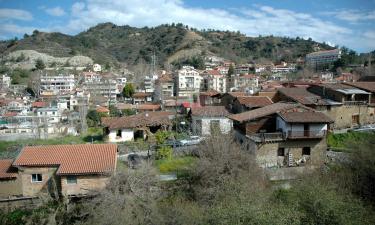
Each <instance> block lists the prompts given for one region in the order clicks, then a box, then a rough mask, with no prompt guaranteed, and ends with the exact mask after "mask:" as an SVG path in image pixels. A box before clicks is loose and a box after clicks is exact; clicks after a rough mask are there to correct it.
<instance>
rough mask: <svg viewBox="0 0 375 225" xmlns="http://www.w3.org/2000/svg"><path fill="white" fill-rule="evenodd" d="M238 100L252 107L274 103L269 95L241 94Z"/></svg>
mask: <svg viewBox="0 0 375 225" xmlns="http://www.w3.org/2000/svg"><path fill="white" fill-rule="evenodd" d="M237 100H238V102H239V103H240V104H241V105H245V106H247V107H252V108H256V107H263V106H266V105H271V104H272V103H273V102H272V100H271V99H270V98H269V97H267V96H240V97H237Z"/></svg>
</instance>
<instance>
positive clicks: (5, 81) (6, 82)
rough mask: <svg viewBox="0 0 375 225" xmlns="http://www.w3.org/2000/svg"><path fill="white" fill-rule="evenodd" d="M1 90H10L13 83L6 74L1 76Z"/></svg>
mask: <svg viewBox="0 0 375 225" xmlns="http://www.w3.org/2000/svg"><path fill="white" fill-rule="evenodd" d="M0 81H1V83H0V85H1V88H9V86H10V84H11V82H12V78H10V76H8V75H6V74H3V75H2V76H1V80H0Z"/></svg>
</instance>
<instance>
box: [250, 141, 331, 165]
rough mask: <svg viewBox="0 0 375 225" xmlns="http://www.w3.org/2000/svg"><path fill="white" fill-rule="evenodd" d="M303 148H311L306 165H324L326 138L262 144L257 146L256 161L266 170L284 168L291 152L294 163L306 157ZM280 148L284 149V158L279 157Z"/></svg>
mask: <svg viewBox="0 0 375 225" xmlns="http://www.w3.org/2000/svg"><path fill="white" fill-rule="evenodd" d="M303 147H310V155H309V156H308V155H305V158H308V161H307V162H306V165H314V166H321V165H323V163H324V159H325V154H326V150H327V143H326V139H325V138H323V139H318V140H316V139H313V140H312V139H310V140H309V139H303V140H287V141H282V142H274V143H261V144H258V145H257V150H256V160H257V162H258V163H259V164H260V166H261V167H264V168H269V167H283V166H285V162H286V160H287V156H288V153H289V152H290V153H292V155H293V160H294V161H295V160H299V159H301V158H302V157H303V156H304V155H302V149H303ZM279 148H284V156H278V149H279Z"/></svg>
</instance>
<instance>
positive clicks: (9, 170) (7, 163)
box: [0, 159, 17, 179]
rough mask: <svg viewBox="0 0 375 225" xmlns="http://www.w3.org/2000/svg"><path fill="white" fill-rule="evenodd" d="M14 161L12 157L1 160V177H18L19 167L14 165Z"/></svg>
mask: <svg viewBox="0 0 375 225" xmlns="http://www.w3.org/2000/svg"><path fill="white" fill-rule="evenodd" d="M12 162H13V160H12V159H2V160H0V179H7V178H16V177H17V168H15V167H12Z"/></svg>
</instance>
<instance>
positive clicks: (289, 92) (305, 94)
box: [278, 87, 331, 105]
mask: <svg viewBox="0 0 375 225" xmlns="http://www.w3.org/2000/svg"><path fill="white" fill-rule="evenodd" d="M278 91H279V92H280V93H281V94H283V95H285V96H286V97H288V98H290V99H291V100H293V101H296V102H299V103H301V104H303V105H331V104H330V102H329V101H327V100H325V99H323V98H322V97H320V96H319V95H316V94H313V93H311V92H309V91H308V90H307V89H306V88H302V87H301V88H280V89H278Z"/></svg>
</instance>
